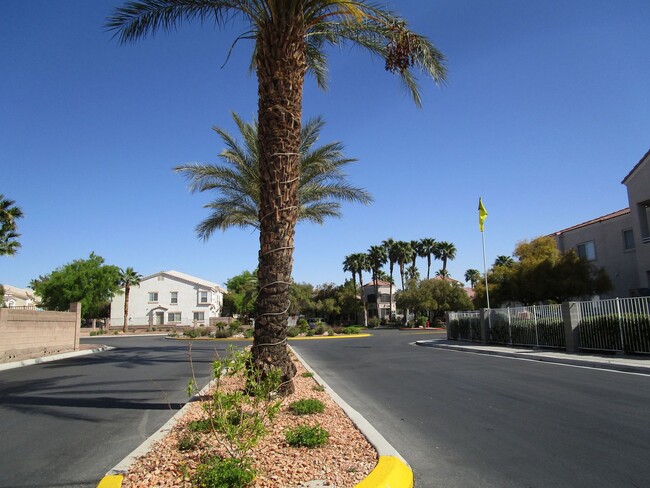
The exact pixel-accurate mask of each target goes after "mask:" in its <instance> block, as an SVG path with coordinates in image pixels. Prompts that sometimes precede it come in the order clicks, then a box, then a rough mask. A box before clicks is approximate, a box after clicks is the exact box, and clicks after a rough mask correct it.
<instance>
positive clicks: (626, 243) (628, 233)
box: [623, 229, 634, 251]
mask: <svg viewBox="0 0 650 488" xmlns="http://www.w3.org/2000/svg"><path fill="white" fill-rule="evenodd" d="M632 249H634V232H632V229H627V230H624V231H623V250H624V251H630V250H632Z"/></svg>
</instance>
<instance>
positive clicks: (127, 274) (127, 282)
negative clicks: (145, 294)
mask: <svg viewBox="0 0 650 488" xmlns="http://www.w3.org/2000/svg"><path fill="white" fill-rule="evenodd" d="M141 280H142V275H141V274H140V273H136V272H135V271H134V269H133V268H126V269H122V268H120V286H123V287H124V325H123V326H122V331H123V332H128V330H129V329H128V318H129V294H130V293H131V287H132V286H140V281H141Z"/></svg>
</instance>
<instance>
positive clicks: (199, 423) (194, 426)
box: [187, 419, 212, 432]
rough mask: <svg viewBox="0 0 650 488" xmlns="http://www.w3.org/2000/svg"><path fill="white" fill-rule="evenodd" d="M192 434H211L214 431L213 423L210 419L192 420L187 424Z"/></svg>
mask: <svg viewBox="0 0 650 488" xmlns="http://www.w3.org/2000/svg"><path fill="white" fill-rule="evenodd" d="M187 428H188V430H189V431H190V432H210V431H211V430H212V423H211V422H210V419H201V420H192V421H191V422H189V423H188V424H187Z"/></svg>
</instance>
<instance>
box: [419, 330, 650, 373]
mask: <svg viewBox="0 0 650 488" xmlns="http://www.w3.org/2000/svg"><path fill="white" fill-rule="evenodd" d="M415 344H417V345H418V346H424V347H435V348H439V349H447V350H453V351H462V352H472V353H476V354H491V355H495V356H503V357H510V358H517V359H526V360H530V361H544V362H549V363H558V364H569V365H573V366H584V367H590V368H601V369H609V370H613V371H624V372H628V373H640V374H647V375H650V356H623V355H619V354H611V355H609V354H595V353H593V354H589V353H578V354H570V353H567V352H563V351H553V350H548V349H533V348H527V347H521V346H513V347H507V346H496V345H485V344H480V343H477V342H465V341H454V340H447V339H440V340H424V341H416V342H415Z"/></svg>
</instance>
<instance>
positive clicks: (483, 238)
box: [481, 231, 490, 309]
mask: <svg viewBox="0 0 650 488" xmlns="http://www.w3.org/2000/svg"><path fill="white" fill-rule="evenodd" d="M481 241H483V275H484V276H485V297H486V298H487V308H488V309H489V308H490V291H489V290H488V276H487V265H486V263H485V231H481Z"/></svg>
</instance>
